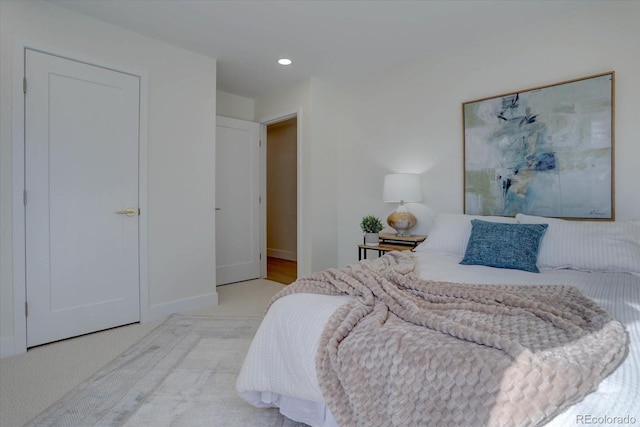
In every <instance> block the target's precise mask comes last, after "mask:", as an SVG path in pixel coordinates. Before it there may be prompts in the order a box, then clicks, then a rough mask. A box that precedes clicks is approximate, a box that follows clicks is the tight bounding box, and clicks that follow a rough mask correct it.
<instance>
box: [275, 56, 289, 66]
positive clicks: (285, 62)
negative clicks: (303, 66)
mask: <svg viewBox="0 0 640 427" xmlns="http://www.w3.org/2000/svg"><path fill="white" fill-rule="evenodd" d="M278 64H280V65H291V60H290V59H287V58H281V59H278Z"/></svg>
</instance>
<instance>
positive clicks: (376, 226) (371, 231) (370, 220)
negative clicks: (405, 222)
mask: <svg viewBox="0 0 640 427" xmlns="http://www.w3.org/2000/svg"><path fill="white" fill-rule="evenodd" d="M360 228H362V231H363V232H364V244H365V245H369V246H377V245H378V244H379V242H380V235H379V233H380V232H381V231H382V229H383V228H384V226H383V225H382V221H380V218H377V217H375V216H373V215H367V216H365V217H364V218H362V222H360Z"/></svg>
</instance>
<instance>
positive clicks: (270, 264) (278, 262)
mask: <svg viewBox="0 0 640 427" xmlns="http://www.w3.org/2000/svg"><path fill="white" fill-rule="evenodd" d="M297 277H298V263H297V262H296V261H289V260H287V259H282V258H274V257H267V279H269V280H273V281H274V282H278V283H283V284H285V285H288V284H290V283H291V282H293V281H295V280H296V278H297Z"/></svg>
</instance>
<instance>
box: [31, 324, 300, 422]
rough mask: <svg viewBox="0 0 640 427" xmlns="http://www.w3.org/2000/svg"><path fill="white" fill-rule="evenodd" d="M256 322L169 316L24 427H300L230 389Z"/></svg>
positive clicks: (247, 347) (254, 330)
mask: <svg viewBox="0 0 640 427" xmlns="http://www.w3.org/2000/svg"><path fill="white" fill-rule="evenodd" d="M260 320H261V319H259V318H247V317H244V318H243V317H241V318H235V317H234V318H231V317H226V318H221V317H210V316H172V317H170V318H169V319H168V320H167V321H165V322H164V323H162V324H161V325H160V326H158V328H156V329H154V330H153V331H152V332H151V333H150V334H149V335H147V336H146V337H144V338H143V339H142V340H140V341H139V342H138V343H137V344H135V345H134V346H132V347H131V348H130V349H129V350H127V351H125V352H124V353H123V354H121V355H120V356H118V357H117V358H116V359H114V360H113V361H112V362H111V363H109V364H108V365H107V366H105V367H104V368H103V369H102V370H100V371H99V372H98V373H96V374H95V375H94V376H93V377H91V378H90V379H89V380H87V381H86V382H84V383H83V384H81V385H80V386H78V387H76V388H75V389H74V390H72V391H71V392H70V393H69V394H67V395H66V396H65V397H64V398H62V399H61V400H60V401H58V402H57V403H55V404H54V405H53V406H51V407H50V408H49V409H47V410H46V411H44V412H43V413H41V414H40V415H39V416H37V417H36V418H35V419H34V420H32V421H31V422H30V423H29V424H28V426H74V427H94V426H95V427H97V426H130V427H134V426H135V427H143V426H153V427H161V426H188V427H198V426H207V427H211V426H225V427H226V426H238V427H239V426H242V427H245V426H247V427H250V426H255V427H270V426H278V427H302V426H304V424H300V423H296V422H293V421H291V420H289V419H287V418H286V417H284V416H282V415H281V414H280V413H279V412H278V410H277V409H274V408H266V409H265V408H263V409H258V408H254V407H252V406H251V405H249V404H248V403H247V402H245V401H244V400H243V399H241V398H240V397H238V395H237V393H236V391H235V381H236V378H237V376H238V372H239V371H240V367H241V366H242V362H243V361H244V357H245V355H246V354H247V350H248V349H249V345H250V343H251V339H252V338H253V336H254V334H255V332H256V330H257V328H258V325H259V324H260Z"/></svg>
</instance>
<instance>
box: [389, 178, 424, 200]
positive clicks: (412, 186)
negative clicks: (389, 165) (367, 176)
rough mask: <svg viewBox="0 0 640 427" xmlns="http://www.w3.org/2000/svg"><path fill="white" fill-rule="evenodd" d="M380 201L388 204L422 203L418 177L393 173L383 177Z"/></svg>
mask: <svg viewBox="0 0 640 427" xmlns="http://www.w3.org/2000/svg"><path fill="white" fill-rule="evenodd" d="M382 200H384V201H385V202H389V203H402V202H406V203H417V202H421V201H422V189H421V188H420V175H418V174H416V173H393V174H389V175H386V176H385V177H384V187H383V190H382Z"/></svg>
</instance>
